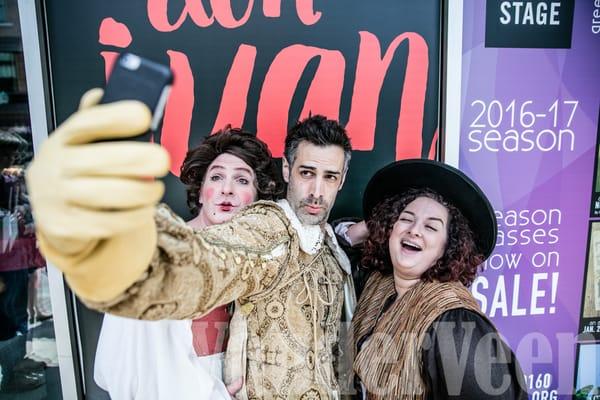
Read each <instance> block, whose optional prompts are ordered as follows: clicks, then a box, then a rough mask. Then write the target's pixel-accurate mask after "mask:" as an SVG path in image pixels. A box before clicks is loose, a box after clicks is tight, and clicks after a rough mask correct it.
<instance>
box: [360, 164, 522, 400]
mask: <svg viewBox="0 0 600 400" xmlns="http://www.w3.org/2000/svg"><path fill="white" fill-rule="evenodd" d="M363 208H364V212H365V218H366V221H367V226H368V229H369V238H368V239H367V241H366V243H365V246H364V252H363V257H362V266H363V267H364V268H367V269H369V270H370V271H371V273H370V276H369V279H368V281H367V283H366V285H365V288H364V291H363V293H362V295H361V297H360V300H359V303H358V306H357V309H356V313H355V315H354V318H353V320H352V324H353V326H352V329H353V339H354V341H353V344H354V346H355V350H356V351H357V354H356V357H355V360H354V364H353V368H354V372H355V380H356V382H357V387H358V389H359V390H360V391H361V392H362V395H363V398H368V399H380V398H381V399H383V398H385V399H390V398H392V399H400V398H402V399H446V398H457V399H458V398H460V399H483V398H485V399H492V398H493V399H515V398H519V399H520V398H527V394H526V392H525V391H524V390H523V389H522V387H523V384H522V379H523V378H522V375H523V374H522V372H521V369H520V367H519V365H518V362H517V360H516V359H515V356H514V354H513V353H512V351H511V350H510V348H509V347H508V346H507V345H506V344H505V343H504V342H503V341H502V339H501V338H500V336H499V334H498V332H497V331H496V329H495V327H494V325H493V324H492V323H491V322H490V321H489V320H488V318H487V317H486V316H485V314H483V313H482V312H481V310H480V308H479V306H478V304H477V302H476V301H475V299H474V298H473V296H472V295H471V293H470V291H469V290H468V289H467V287H468V286H469V285H470V284H471V283H472V282H473V280H474V279H475V276H476V274H477V268H478V266H479V265H480V264H481V263H482V262H483V261H484V260H485V259H486V258H487V257H488V256H489V255H490V254H491V253H492V250H493V249H494V245H495V239H496V231H497V225H496V218H495V216H494V212H493V209H492V207H491V206H490V203H489V202H488V200H487V198H486V197H485V195H484V194H483V192H482V191H481V190H480V189H479V187H478V186H477V185H476V184H475V183H474V182H473V181H471V180H470V179H469V178H468V177H467V176H465V175H464V174H463V173H462V172H460V171H458V170H457V169H455V168H452V167H449V166H447V165H445V164H442V163H439V162H435V161H430V160H420V159H419V160H404V161H399V162H395V163H393V164H391V165H388V166H387V167H385V168H383V169H381V170H380V171H378V172H377V173H376V174H375V175H374V176H373V178H372V179H371V180H370V182H369V184H368V185H367V188H366V190H365V195H364V199H363Z"/></svg>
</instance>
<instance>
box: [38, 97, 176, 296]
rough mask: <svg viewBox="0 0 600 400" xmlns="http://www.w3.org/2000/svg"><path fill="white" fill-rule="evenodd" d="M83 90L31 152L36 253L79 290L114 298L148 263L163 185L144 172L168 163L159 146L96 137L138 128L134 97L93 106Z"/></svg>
mask: <svg viewBox="0 0 600 400" xmlns="http://www.w3.org/2000/svg"><path fill="white" fill-rule="evenodd" d="M101 97H102V90H100V89H94V90H91V91H89V92H88V93H86V94H85V95H84V96H83V98H82V101H81V106H80V110H79V111H78V112H76V113H75V114H73V115H72V116H71V117H69V119H67V120H66V121H65V122H64V123H63V124H62V125H61V126H59V127H58V128H57V129H56V131H54V133H52V134H51V135H50V137H49V138H48V140H47V141H46V142H45V143H44V144H43V146H42V147H41V149H40V151H39V152H38V153H37V154H36V157H35V160H34V161H33V162H32V163H31V165H30V167H29V169H28V172H27V186H28V190H29V196H30V200H31V205H32V211H33V215H34V218H35V223H36V230H37V235H38V239H39V241H40V247H41V249H42V251H43V253H44V254H45V255H46V257H48V259H49V260H50V261H52V262H53V263H54V264H55V265H56V266H58V267H59V268H60V269H61V270H63V272H65V275H66V277H67V280H68V282H69V284H70V286H71V287H72V288H73V289H74V290H75V292H76V293H77V294H79V295H80V296H82V297H84V298H86V299H89V300H92V301H106V300H110V299H113V298H115V297H116V296H118V295H119V294H120V293H121V292H123V291H124V290H125V289H126V288H127V287H129V286H130V285H131V284H132V283H133V282H135V280H137V279H138V278H139V277H140V276H141V275H142V273H143V271H144V270H145V269H146V268H147V267H148V264H149V262H150V259H151V257H152V254H153V252H154V248H155V246H156V228H155V225H154V209H155V205H156V203H157V202H158V201H159V200H160V198H161V196H162V194H163V191H164V186H163V184H162V182H158V181H153V180H151V179H149V178H150V177H158V176H163V175H165V174H166V173H167V171H168V168H169V157H168V154H167V152H166V151H165V150H164V149H162V148H161V147H160V146H159V145H156V144H150V143H138V142H101V143H91V142H94V141H98V140H107V139H114V138H123V137H129V136H135V135H136V134H139V133H142V132H144V131H146V130H147V129H148V127H149V126H150V121H151V115H150V111H149V110H148V108H147V107H146V106H145V105H143V104H142V103H140V102H136V101H122V102H116V103H112V104H105V105H95V104H97V102H98V101H99V100H100V98H101Z"/></svg>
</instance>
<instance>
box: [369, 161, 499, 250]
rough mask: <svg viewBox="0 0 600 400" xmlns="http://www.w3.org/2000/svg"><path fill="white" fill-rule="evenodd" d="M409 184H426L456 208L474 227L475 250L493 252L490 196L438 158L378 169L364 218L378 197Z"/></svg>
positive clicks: (417, 186)
mask: <svg viewBox="0 0 600 400" xmlns="http://www.w3.org/2000/svg"><path fill="white" fill-rule="evenodd" d="M411 188H415V189H420V188H429V189H431V190H433V191H435V192H437V193H439V194H440V195H441V196H442V197H443V198H444V199H445V200H446V201H447V202H449V203H451V204H452V205H454V206H455V207H456V208H458V209H459V210H460V212H461V213H462V214H463V215H464V216H465V218H466V219H467V221H468V223H469V227H470V228H471V230H472V231H473V234H474V239H475V244H476V245H477V248H478V250H479V251H480V252H481V253H482V254H483V256H484V257H485V258H487V257H489V256H490V254H492V251H493V250H494V246H495V244H496V235H497V233H498V225H497V222H496V216H495V214H494V209H493V208H492V206H491V204H490V202H489V200H488V199H487V197H486V196H485V194H484V193H483V191H482V190H481V189H480V188H479V186H477V184H476V183H475V182H473V181H472V180H471V179H470V178H469V177H468V176H466V175H465V174H464V173H462V172H461V171H459V170H458V169H456V168H454V167H451V166H449V165H446V164H444V163H441V162H439V161H432V160H425V159H412V160H402V161H396V162H394V163H391V164H389V165H387V166H385V167H383V168H382V169H380V170H379V171H377V172H376V173H375V175H373V177H372V178H371V180H370V181H369V183H368V184H367V187H366V188H365V194H364V196H363V212H364V217H365V219H366V220H369V219H370V218H371V214H372V212H373V209H374V208H375V206H376V205H377V204H379V203H380V202H381V201H383V200H384V199H386V198H389V197H391V196H394V195H401V194H402V193H404V192H405V191H406V190H408V189H411Z"/></svg>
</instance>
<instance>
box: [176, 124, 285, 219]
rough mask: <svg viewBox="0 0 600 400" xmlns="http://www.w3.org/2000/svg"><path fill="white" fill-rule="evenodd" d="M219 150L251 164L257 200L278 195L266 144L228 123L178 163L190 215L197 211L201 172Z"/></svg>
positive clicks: (277, 175)
mask: <svg viewBox="0 0 600 400" xmlns="http://www.w3.org/2000/svg"><path fill="white" fill-rule="evenodd" d="M223 153H227V154H231V155H233V156H236V157H238V158H240V159H241V160H242V161H244V162H245V163H246V164H248V166H249V167H250V168H252V170H253V171H254V174H255V176H256V182H255V183H254V184H255V187H256V192H257V197H258V200H278V199H279V198H281V196H282V195H283V182H282V181H281V175H280V171H279V169H278V168H277V166H276V165H275V162H274V161H273V158H272V157H271V152H270V151H269V148H268V147H267V145H266V144H265V143H264V142H262V141H261V140H260V139H258V138H256V136H254V135H253V134H251V133H249V132H246V131H244V130H241V129H238V128H232V127H231V126H229V125H228V126H227V127H225V128H224V129H222V130H220V131H218V132H216V133H214V134H212V135H210V136H209V137H207V138H206V139H204V141H203V142H202V143H201V144H200V145H199V146H197V147H195V148H193V149H191V150H190V151H188V153H187V155H186V156H185V160H184V161H183V164H182V165H181V176H180V179H181V182H183V183H184V184H185V185H186V190H187V204H188V207H189V209H190V212H191V213H192V214H193V215H194V216H196V215H198V213H199V212H200V205H199V204H198V199H199V197H200V188H201V187H202V182H203V181H204V175H205V174H206V171H207V169H208V167H209V166H210V164H211V163H212V162H213V161H214V160H215V158H217V157H218V156H220V155H221V154H223Z"/></svg>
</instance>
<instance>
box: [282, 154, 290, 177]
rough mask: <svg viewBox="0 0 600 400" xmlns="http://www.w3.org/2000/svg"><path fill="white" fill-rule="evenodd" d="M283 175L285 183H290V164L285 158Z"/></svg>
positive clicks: (283, 160)
mask: <svg viewBox="0 0 600 400" xmlns="http://www.w3.org/2000/svg"><path fill="white" fill-rule="evenodd" d="M281 175H282V176H283V180H284V181H285V183H290V163H289V162H288V160H287V159H286V158H285V157H282V158H281Z"/></svg>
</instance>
